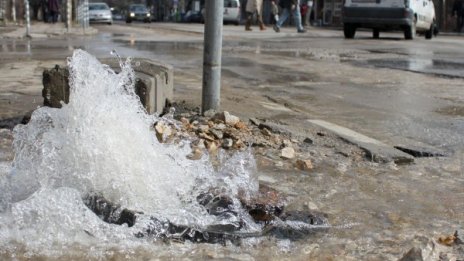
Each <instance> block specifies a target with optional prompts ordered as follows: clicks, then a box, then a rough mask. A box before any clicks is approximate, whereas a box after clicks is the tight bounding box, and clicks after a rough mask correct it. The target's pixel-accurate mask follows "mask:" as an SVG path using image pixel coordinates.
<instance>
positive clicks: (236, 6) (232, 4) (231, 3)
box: [201, 0, 241, 25]
mask: <svg viewBox="0 0 464 261" xmlns="http://www.w3.org/2000/svg"><path fill="white" fill-rule="evenodd" d="M201 15H202V17H203V21H204V20H205V16H206V10H205V8H204V7H203V8H202V9H201ZM240 19H241V15H240V1H239V0H224V14H223V18H222V20H223V21H224V23H233V24H236V25H239V24H240Z"/></svg>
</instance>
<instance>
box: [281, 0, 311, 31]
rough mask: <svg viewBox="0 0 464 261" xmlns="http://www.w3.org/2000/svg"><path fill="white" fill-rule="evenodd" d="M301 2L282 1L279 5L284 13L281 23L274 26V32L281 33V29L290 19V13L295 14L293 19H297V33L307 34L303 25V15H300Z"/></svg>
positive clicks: (295, 0)
mask: <svg viewBox="0 0 464 261" xmlns="http://www.w3.org/2000/svg"><path fill="white" fill-rule="evenodd" d="M299 2H300V1H299V0H280V1H279V5H280V7H281V8H282V13H281V14H280V18H279V21H277V23H276V24H275V25H274V27H273V28H274V31H276V32H277V33H278V32H280V27H282V25H283V23H284V22H285V21H286V20H287V19H288V17H289V16H290V12H292V14H293V18H294V19H295V25H296V31H297V32H298V33H305V32H306V30H305V29H304V28H303V25H301V13H300V6H299Z"/></svg>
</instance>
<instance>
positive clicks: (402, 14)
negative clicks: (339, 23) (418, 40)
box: [343, 0, 438, 40]
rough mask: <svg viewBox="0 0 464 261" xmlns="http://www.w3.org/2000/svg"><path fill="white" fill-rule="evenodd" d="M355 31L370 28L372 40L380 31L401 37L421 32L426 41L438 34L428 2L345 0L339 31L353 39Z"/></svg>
mask: <svg viewBox="0 0 464 261" xmlns="http://www.w3.org/2000/svg"><path fill="white" fill-rule="evenodd" d="M357 28H370V29H372V30H373V37H374V38H379V32H380V31H390V30H400V31H403V32H404V38H406V39H408V40H411V39H414V37H415V36H416V32H417V33H423V34H424V35H425V38H426V39H431V38H432V36H433V35H435V36H436V35H437V34H438V27H437V25H436V19H435V7H434V5H433V2H432V0H345V1H344V4H343V32H344V34H345V38H353V37H354V35H355V33H356V29H357Z"/></svg>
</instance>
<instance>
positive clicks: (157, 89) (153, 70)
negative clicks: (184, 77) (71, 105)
mask: <svg viewBox="0 0 464 261" xmlns="http://www.w3.org/2000/svg"><path fill="white" fill-rule="evenodd" d="M100 62H101V63H103V64H107V65H108V66H109V67H110V68H112V69H113V70H115V71H120V66H119V61H118V60H117V59H115V58H105V59H100ZM132 64H133V69H134V72H135V76H136V82H135V93H136V94H137V95H138V96H139V97H140V101H141V102H142V105H143V106H144V108H145V109H146V111H147V113H149V114H154V113H161V112H162V111H163V108H164V107H165V106H166V105H168V104H169V103H171V102H172V99H173V96H174V69H173V67H172V66H171V65H168V64H164V63H160V62H156V61H152V60H149V59H143V58H134V59H132ZM43 85H44V88H43V90H42V96H43V98H44V106H49V107H54V108H61V103H60V102H61V101H64V102H65V103H68V102H69V71H68V68H67V67H63V68H60V67H59V66H58V65H57V66H55V68H53V69H50V70H45V71H44V72H43Z"/></svg>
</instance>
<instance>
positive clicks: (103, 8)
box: [89, 3, 113, 24]
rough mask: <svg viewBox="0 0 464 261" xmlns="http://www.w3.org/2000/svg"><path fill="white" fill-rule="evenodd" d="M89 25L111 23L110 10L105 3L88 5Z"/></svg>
mask: <svg viewBox="0 0 464 261" xmlns="http://www.w3.org/2000/svg"><path fill="white" fill-rule="evenodd" d="M89 22H90V23H107V24H112V23H113V17H112V14H111V9H110V7H109V6H108V5H107V4H106V3H89Z"/></svg>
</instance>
